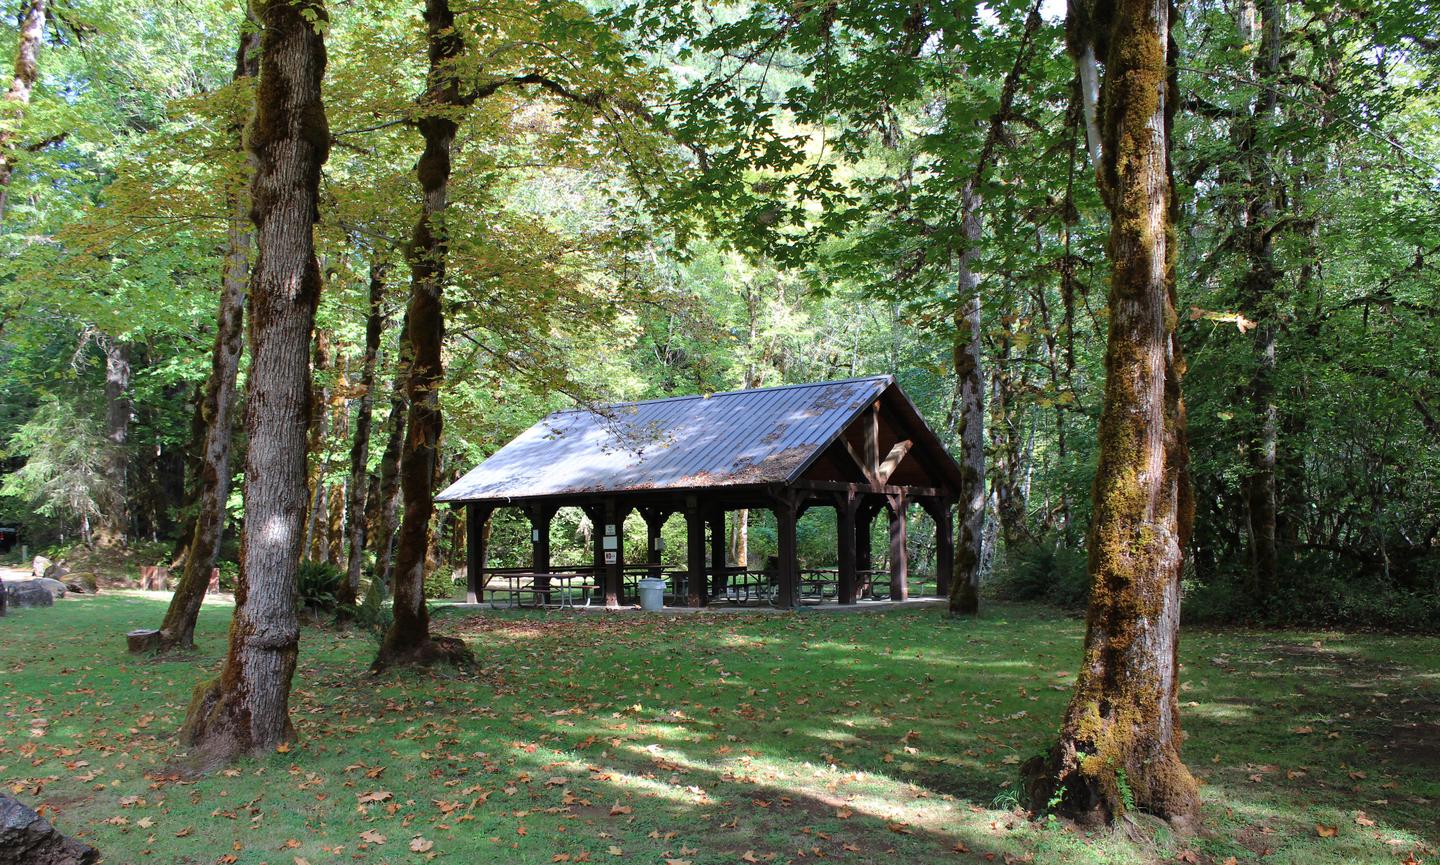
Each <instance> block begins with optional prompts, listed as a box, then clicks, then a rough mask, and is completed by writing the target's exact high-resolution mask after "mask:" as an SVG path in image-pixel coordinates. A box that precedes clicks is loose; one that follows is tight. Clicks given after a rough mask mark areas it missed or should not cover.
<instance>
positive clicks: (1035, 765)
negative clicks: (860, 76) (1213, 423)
mask: <svg viewBox="0 0 1440 865" xmlns="http://www.w3.org/2000/svg"><path fill="white" fill-rule="evenodd" d="M1103 8H1105V10H1106V14H1105V15H1104V17H1103V18H1102V19H1099V20H1092V21H1090V22H1089V27H1086V28H1084V30H1083V31H1082V35H1084V36H1086V37H1087V39H1088V41H1094V40H1095V39H1096V38H1097V37H1098V38H1099V39H1101V40H1104V41H1105V42H1108V50H1107V51H1103V52H1102V53H1104V54H1105V55H1106V63H1105V80H1104V83H1103V84H1102V89H1103V95H1102V97H1101V104H1102V105H1103V106H1104V109H1105V116H1104V120H1103V125H1102V128H1103V138H1102V148H1101V154H1102V170H1101V173H1100V183H1101V193H1102V195H1103V197H1104V198H1105V201H1106V204H1107V206H1108V207H1109V209H1110V216H1111V225H1110V259H1111V284H1110V301H1109V309H1110V334H1109V342H1108V346H1107V349H1106V356H1105V371H1106V375H1105V404H1104V408H1103V410H1102V412H1101V416H1100V428H1099V448H1100V461H1099V466H1098V467H1097V469H1096V475H1095V489H1094V517H1093V520H1092V523H1091V528H1090V578H1091V588H1090V609H1089V614H1088V616H1087V620H1086V632H1085V649H1084V657H1083V662H1082V666H1081V669H1080V674H1079V676H1078V678H1077V680H1076V683H1075V692H1074V695H1073V696H1072V698H1071V701H1070V705H1069V707H1068V709H1067V710H1066V713H1065V719H1064V722H1063V724H1062V726H1061V731H1060V741H1059V742H1058V743H1057V744H1056V745H1055V747H1054V749H1053V750H1052V751H1051V752H1050V754H1049V755H1048V757H1037V758H1035V759H1034V760H1031V761H1030V762H1029V763H1028V764H1026V767H1025V769H1024V770H1023V774H1024V776H1025V780H1026V785H1025V791H1026V793H1027V796H1028V798H1029V800H1030V803H1031V806H1032V807H1033V808H1036V809H1043V808H1045V807H1046V806H1047V805H1048V804H1049V803H1051V802H1057V801H1058V803H1059V809H1058V810H1059V811H1060V812H1062V813H1064V814H1067V815H1070V816H1073V817H1076V818H1077V819H1080V820H1082V821H1108V820H1112V819H1114V818H1115V817H1117V816H1119V815H1121V814H1123V813H1125V811H1126V810H1127V808H1130V807H1132V806H1133V807H1134V808H1137V809H1139V810H1141V811H1145V812H1149V813H1152V814H1156V815H1159V816H1161V817H1165V818H1169V819H1171V820H1172V822H1174V823H1176V824H1177V826H1178V827H1179V828H1182V829H1183V828H1187V827H1188V825H1189V823H1190V821H1191V820H1193V819H1194V818H1195V817H1197V816H1198V811H1199V792H1198V788H1197V786H1196V783H1195V779H1194V778H1193V777H1191V775H1190V772H1189V770H1188V769H1187V768H1186V767H1185V764H1184V763H1183V762H1182V761H1181V759H1180V741H1181V735H1180V717H1179V702H1178V699H1177V695H1178V691H1179V688H1178V684H1179V683H1178V668H1179V663H1178V661H1177V650H1178V642H1179V629H1180V568H1181V561H1182V557H1183V551H1184V549H1185V546H1186V544H1187V543H1189V537H1190V530H1191V525H1192V523H1193V519H1194V502H1193V500H1192V498H1191V493H1190V479H1189V468H1188V461H1189V447H1188V444H1187V442H1186V438H1185V408H1184V403H1183V402H1182V400H1181V396H1180V378H1181V374H1182V371H1183V368H1184V362H1183V359H1182V357H1181V354H1180V344H1179V339H1178V337H1177V334H1176V321H1177V318H1176V313H1175V255H1176V250H1175V230H1174V220H1175V211H1176V202H1175V199H1174V195H1173V181H1172V179H1171V175H1170V160H1169V141H1170V129H1171V120H1172V117H1173V113H1174V108H1175V103H1176V101H1177V95H1176V92H1175V82H1174V77H1173V76H1174V72H1175V63H1176V57H1175V46H1174V42H1173V40H1172V39H1171V36H1170V20H1171V15H1172V14H1173V9H1172V8H1171V7H1170V5H1169V3H1168V0H1116V2H1115V3H1114V4H1113V7H1112V6H1108V5H1107V6H1105V7H1103ZM1079 11H1082V12H1083V11H1086V10H1079ZM1088 11H1090V12H1091V13H1093V12H1094V11H1095V9H1094V8H1093V7H1092V9H1091V10H1088ZM1076 12H1077V10H1076V8H1075V6H1074V5H1072V7H1071V15H1072V20H1071V22H1070V24H1071V26H1072V27H1074V26H1075V24H1076V22H1075V20H1074V17H1075V15H1076ZM1090 28H1093V31H1092V30H1091V29H1090ZM1073 35H1074V32H1073V31H1072V36H1073ZM1071 51H1072V52H1074V51H1075V45H1074V43H1073V42H1072V44H1071Z"/></svg>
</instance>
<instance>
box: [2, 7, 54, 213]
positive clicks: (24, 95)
mask: <svg viewBox="0 0 1440 865" xmlns="http://www.w3.org/2000/svg"><path fill="white" fill-rule="evenodd" d="M44 41H45V0H29V2H28V3H26V4H25V10H24V12H22V13H21V15H20V40H19V42H18V43H17V44H16V46H15V77H14V78H12V79H11V80H10V89H9V90H7V91H5V99H4V109H5V114H6V115H7V116H6V118H5V120H6V122H5V123H4V124H3V126H0V224H3V223H4V221H5V211H6V209H7V205H8V204H9V201H10V181H11V180H12V179H13V178H14V176H15V165H16V163H17V162H18V161H19V160H18V156H17V151H18V150H19V142H18V139H19V137H20V131H19V130H20V125H21V123H22V122H23V121H24V119H25V109H26V108H27V107H29V105H30V94H31V93H32V92H34V90H35V80H36V79H37V78H38V77H39V76H40V45H41V43H42V42H44Z"/></svg>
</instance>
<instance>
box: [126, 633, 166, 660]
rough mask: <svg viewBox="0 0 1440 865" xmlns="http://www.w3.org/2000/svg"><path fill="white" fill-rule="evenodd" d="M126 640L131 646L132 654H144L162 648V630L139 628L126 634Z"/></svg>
mask: <svg viewBox="0 0 1440 865" xmlns="http://www.w3.org/2000/svg"><path fill="white" fill-rule="evenodd" d="M125 642H126V643H128V644H129V646H130V654H132V655H144V654H148V653H150V652H154V651H155V650H157V649H159V648H160V630H159V629H158V628H138V629H136V630H134V631H131V632H130V633H128V634H126V635H125Z"/></svg>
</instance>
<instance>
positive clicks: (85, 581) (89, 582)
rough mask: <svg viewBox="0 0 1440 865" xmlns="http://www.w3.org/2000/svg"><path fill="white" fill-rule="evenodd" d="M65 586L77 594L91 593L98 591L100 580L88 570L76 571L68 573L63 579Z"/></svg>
mask: <svg viewBox="0 0 1440 865" xmlns="http://www.w3.org/2000/svg"><path fill="white" fill-rule="evenodd" d="M64 583H65V588H67V589H69V590H70V591H72V592H74V593H75V594H77V595H93V594H95V593H96V592H98V591H100V581H99V580H97V579H96V578H95V575H94V574H92V573H90V572H89V571H78V572H76V573H73V574H70V575H68V576H67V577H66V578H65V580H64Z"/></svg>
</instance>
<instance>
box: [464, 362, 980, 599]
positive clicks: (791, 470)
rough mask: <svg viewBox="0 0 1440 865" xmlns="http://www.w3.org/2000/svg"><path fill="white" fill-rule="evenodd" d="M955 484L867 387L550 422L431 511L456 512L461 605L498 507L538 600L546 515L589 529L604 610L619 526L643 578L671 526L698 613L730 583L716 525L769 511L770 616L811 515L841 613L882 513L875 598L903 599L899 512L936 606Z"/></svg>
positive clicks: (833, 385)
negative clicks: (825, 547) (462, 539)
mask: <svg viewBox="0 0 1440 865" xmlns="http://www.w3.org/2000/svg"><path fill="white" fill-rule="evenodd" d="M960 484H961V470H960V467H959V466H958V465H957V464H956V463H955V460H954V458H952V457H951V456H950V454H949V453H948V452H947V451H946V450H945V447H944V446H943V445H942V444H941V442H940V440H939V438H938V437H937V436H936V435H935V433H934V432H933V431H931V429H930V428H929V427H928V426H927V425H926V423H925V421H924V419H923V418H922V417H921V416H920V413H919V411H917V410H916V408H915V406H914V404H913V403H911V402H910V399H909V398H908V397H907V396H906V395H905V394H904V392H903V391H901V390H900V387H899V385H897V384H896V383H895V379H894V377H893V376H889V375H883V376H873V377H868V378H855V379H847V380H844V381H829V382H819V383H815V384H802V385H786V386H782V387H770V388H758V389H752V390H740V391H733V392H729V393H717V394H710V395H708V396H683V397H674V398H670V399H656V400H646V401H643V402H635V403H622V404H618V405H611V406H605V407H601V408H583V409H573V410H568V411H561V412H556V413H554V414H552V415H550V416H548V417H546V418H545V419H544V420H542V421H540V422H539V423H537V424H535V425H534V426H533V427H531V428H530V429H528V430H526V431H525V432H524V433H521V434H520V435H519V436H518V437H517V438H515V439H514V440H513V441H511V442H510V443H509V444H507V445H505V446H504V447H503V448H501V449H500V450H498V451H496V452H495V453H494V454H493V455H492V456H491V457H490V458H489V459H487V460H485V461H484V462H483V463H481V464H480V465H479V466H478V467H476V468H474V469H473V470H471V471H470V472H469V473H467V474H466V475H465V476H464V477H462V478H460V480H458V481H456V482H455V483H454V484H452V485H451V486H450V487H449V488H448V489H446V490H445V491H444V492H442V493H441V494H440V495H439V496H437V498H436V501H437V502H443V503H449V504H452V505H456V506H460V505H463V506H464V508H465V512H466V535H465V536H466V538H467V544H468V549H467V555H466V565H467V567H466V576H467V586H468V593H467V594H468V597H469V599H470V601H471V602H475V601H476V600H478V599H480V597H481V595H482V587H483V586H485V583H486V580H485V562H486V554H485V548H484V544H485V537H486V533H485V532H484V530H483V529H484V526H485V523H486V521H487V520H489V518H490V515H491V514H492V513H494V512H495V510H496V509H498V508H506V507H511V508H518V509H520V510H522V511H523V512H524V513H525V514H526V515H527V516H528V518H529V520H530V523H531V526H532V529H533V531H532V533H531V537H532V541H533V572H534V573H533V576H534V577H536V578H537V584H539V585H540V587H541V588H546V587H548V581H547V580H546V577H545V575H547V574H550V573H552V568H551V563H550V521H551V518H552V517H553V516H554V514H555V512H556V511H557V510H558V509H559V508H561V507H567V506H574V507H578V508H581V509H582V510H583V511H584V512H585V513H586V514H587V515H588V516H589V518H590V520H591V522H592V524H593V525H594V526H595V527H596V530H595V532H594V561H595V568H594V575H595V577H594V579H595V581H596V583H597V594H598V589H603V592H604V598H605V604H606V606H610V607H615V606H619V605H620V604H621V603H623V602H625V601H626V600H627V598H626V587H625V579H624V573H625V571H626V569H627V565H626V557H625V550H624V531H623V528H621V527H622V526H623V523H624V520H625V517H626V516H627V515H628V514H630V513H631V512H638V513H639V515H640V516H641V517H642V518H643V519H644V521H645V524H646V527H647V535H648V544H647V546H648V549H647V550H646V556H645V561H644V563H643V564H642V565H640V566H639V567H640V568H641V569H642V570H648V571H649V572H650V573H651V575H653V576H660V565H659V564H658V560H659V550H660V548H661V546H662V543H661V540H660V529H661V526H663V525H664V523H665V521H666V519H668V518H669V517H670V516H671V515H673V514H684V517H685V521H686V528H687V546H686V561H687V563H688V568H687V570H686V571H685V572H683V573H681V574H679V575H678V576H679V577H680V579H679V580H678V581H677V591H676V595H677V598H678V599H680V600H681V601H682V602H683V603H685V604H687V605H689V606H700V605H704V604H706V603H707V602H709V600H710V599H711V598H714V597H717V596H719V595H720V594H721V593H722V591H723V590H724V586H725V582H726V578H727V572H730V571H734V570H736V569H734V568H727V566H726V563H725V546H726V535H725V528H724V527H725V515H726V513H727V512H730V511H736V510H741V509H769V510H771V511H773V512H774V514H775V522H776V527H777V530H778V548H779V549H778V556H777V560H776V562H775V563H774V565H773V573H771V574H770V575H769V576H770V578H771V579H772V580H773V596H772V603H774V604H776V605H777V606H781V607H795V606H798V605H799V604H800V601H801V578H802V577H801V572H800V568H799V564H798V560H797V555H796V536H795V526H796V521H797V520H798V519H799V518H800V516H801V514H803V513H804V512H805V511H806V510H807V509H809V508H812V507H817V506H819V507H830V508H834V510H835V518H836V528H837V537H838V547H839V548H838V549H837V550H836V554H837V555H836V561H837V563H838V567H837V568H836V578H837V579H836V581H835V587H834V588H835V591H834V596H835V599H836V600H838V601H839V603H842V604H853V603H855V602H856V597H857V587H858V586H859V585H860V579H859V577H860V575H861V574H863V573H868V572H869V568H870V527H871V525H872V523H873V521H874V519H875V517H876V516H877V515H878V514H879V513H880V512H881V511H884V512H886V513H887V514H888V515H889V526H890V532H889V538H890V556H889V559H890V573H889V583H890V586H889V588H890V593H889V596H890V598H891V599H892V600H904V599H905V598H906V596H907V594H908V590H907V578H908V571H909V563H908V560H907V552H906V536H905V535H906V528H905V525H906V522H905V513H906V510H907V509H908V507H909V506H910V505H912V504H916V505H919V506H921V507H922V508H924V509H925V510H926V511H927V512H928V513H929V514H930V516H931V517H932V518H933V520H934V523H935V532H936V538H935V540H936V544H935V547H936V561H935V563H936V584H937V593H938V594H940V595H942V596H943V595H944V594H946V593H947V592H948V591H949V583H950V578H951V573H952V571H953V564H954V540H953V525H952V519H951V513H952V508H953V506H954V504H955V502H956V500H957V499H958V496H959V492H960ZM707 527H708V528H709V530H710V534H709V538H708V543H709V562H708V563H707V555H706V554H707V549H706V545H707V538H706V529H707ZM629 567H630V569H632V570H633V569H634V568H635V567H637V566H634V565H632V566H629ZM694 575H700V578H699V579H695V578H693V577H694ZM682 586H683V590H682V589H681V587H682ZM547 597H548V595H547Z"/></svg>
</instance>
